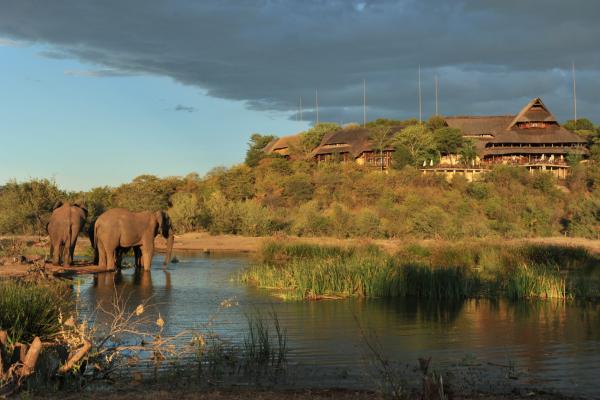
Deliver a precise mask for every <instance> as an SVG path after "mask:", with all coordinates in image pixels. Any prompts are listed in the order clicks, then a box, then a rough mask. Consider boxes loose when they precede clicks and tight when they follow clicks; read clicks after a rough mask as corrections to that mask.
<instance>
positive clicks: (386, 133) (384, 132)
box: [369, 125, 393, 171]
mask: <svg viewBox="0 0 600 400" xmlns="http://www.w3.org/2000/svg"><path fill="white" fill-rule="evenodd" d="M392 138H393V136H392V128H390V127H389V126H385V125H384V126H377V127H375V128H372V129H371V134H370V135H369V139H371V141H372V142H373V148H374V149H375V150H377V151H378V152H379V162H380V163H381V170H382V171H383V168H384V165H383V164H384V163H383V151H384V150H385V148H386V147H388V146H389V145H390V143H391V141H392Z"/></svg>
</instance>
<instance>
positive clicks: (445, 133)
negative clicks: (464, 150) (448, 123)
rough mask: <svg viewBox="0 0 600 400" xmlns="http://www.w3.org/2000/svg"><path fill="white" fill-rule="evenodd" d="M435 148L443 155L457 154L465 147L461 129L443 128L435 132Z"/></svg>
mask: <svg viewBox="0 0 600 400" xmlns="http://www.w3.org/2000/svg"><path fill="white" fill-rule="evenodd" d="M433 138H434V141H435V147H436V148H437V151H439V152H440V153H441V154H443V155H448V154H456V153H458V150H459V149H460V148H461V147H462V145H463V137H462V132H461V131H460V129H456V128H449V127H443V128H438V129H436V130H435V131H433Z"/></svg>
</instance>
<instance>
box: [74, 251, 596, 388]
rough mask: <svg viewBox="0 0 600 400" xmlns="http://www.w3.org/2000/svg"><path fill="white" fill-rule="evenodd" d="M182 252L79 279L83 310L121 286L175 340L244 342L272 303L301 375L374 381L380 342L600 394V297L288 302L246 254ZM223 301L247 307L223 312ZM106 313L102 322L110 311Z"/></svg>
mask: <svg viewBox="0 0 600 400" xmlns="http://www.w3.org/2000/svg"><path fill="white" fill-rule="evenodd" d="M177 256H178V258H179V260H180V263H179V264H174V265H171V266H170V267H169V268H168V270H167V271H163V270H162V265H161V264H160V261H161V260H158V258H159V257H156V260H155V265H154V267H153V270H152V271H150V272H141V273H135V271H133V270H125V271H123V272H122V273H121V274H120V275H116V274H114V273H106V274H99V275H98V276H95V277H91V276H90V277H84V278H80V279H81V300H82V304H83V305H84V313H87V314H88V315H90V316H91V315H93V313H92V310H93V309H94V308H95V307H96V305H97V304H99V303H101V304H104V305H105V306H106V305H108V304H110V303H111V301H112V299H113V297H114V293H115V290H116V291H117V292H118V293H121V294H122V295H123V297H124V298H128V304H129V305H130V307H131V308H132V309H133V308H135V307H136V306H137V305H138V304H141V303H143V302H144V301H147V302H148V307H146V308H147V310H148V311H147V315H148V316H150V319H151V320H155V319H156V318H157V317H158V315H159V314H160V316H161V317H162V318H163V319H164V320H165V322H166V324H165V328H164V329H165V330H164V332H165V334H167V335H169V334H171V335H174V334H177V333H179V332H181V331H182V330H187V329H196V330H206V329H207V326H208V325H210V326H211V329H213V330H214V331H215V332H217V333H218V334H220V335H223V336H224V337H227V338H230V339H231V340H232V341H241V340H243V335H244V332H245V330H246V326H247V322H246V314H247V313H249V312H250V313H251V312H254V311H256V310H262V311H263V312H265V313H266V312H269V311H271V310H273V311H275V312H276V313H277V315H278V317H279V319H280V322H281V325H282V326H283V327H284V328H285V329H286V331H287V336H288V343H289V347H290V348H291V353H290V362H291V363H292V364H293V365H294V366H296V367H297V368H298V370H302V371H303V373H302V374H301V375H302V377H301V378H299V379H300V380H301V381H303V382H304V383H308V384H311V385H317V386H318V385H323V386H338V387H339V386H342V387H357V386H358V387H361V386H364V387H368V386H370V385H371V386H372V383H373V379H372V377H371V376H370V375H368V374H367V373H366V372H365V371H367V370H368V365H369V360H371V359H372V357H371V355H370V354H371V353H370V352H369V351H367V350H366V347H365V345H364V340H363V339H362V338H364V337H369V338H373V337H376V338H377V342H379V344H380V348H381V349H383V353H384V355H385V356H386V357H387V358H389V359H390V360H395V361H398V363H399V364H401V365H405V367H404V368H405V370H406V372H407V373H408V374H409V375H410V373H414V368H413V367H414V366H416V363H417V359H418V358H419V357H432V359H433V362H434V365H435V366H436V368H439V369H442V370H450V371H454V373H455V374H456V375H457V376H458V377H459V378H458V380H461V381H464V380H469V381H470V382H471V384H472V385H475V386H477V387H478V388H481V389H486V388H489V387H497V388H500V389H503V388H504V389H507V388H510V387H514V386H517V387H519V386H520V387H537V388H540V387H541V388H544V389H546V390H558V391H560V392H563V393H573V394H578V395H585V396H587V397H591V398H600V389H598V378H600V372H598V369H597V368H598V367H599V366H600V306H599V305H597V304H586V305H576V304H569V303H567V304H565V303H562V302H550V301H538V302H519V303H511V302H507V301H490V300H468V301H464V302H460V303H453V304H446V303H444V304H435V303H428V302H421V301H416V300H414V299H397V300H370V301H365V300H358V299H351V300H343V301H318V302H282V301H279V300H277V299H276V298H274V297H272V296H270V295H269V293H268V292H266V291H264V290H259V289H255V288H249V287H246V286H244V285H242V284H239V283H237V282H236V281H235V275H236V273H237V271H239V270H240V269H241V268H243V267H244V266H245V265H246V264H247V263H248V262H249V259H248V258H246V257H243V256H229V255H228V256H214V255H211V256H206V255H201V254H190V253H187V254H178V255H177ZM224 300H228V301H229V302H230V303H232V304H237V305H234V306H232V307H223V306H222V303H223V301H224ZM96 318H97V319H98V321H97V322H98V323H102V322H103V318H102V316H101V313H100V314H98V315H97V316H96ZM361 327H362V329H361ZM361 332H362V333H361ZM182 340H183V339H182ZM513 378H518V379H513ZM414 379H418V376H417V375H414ZM507 390H508V389H507Z"/></svg>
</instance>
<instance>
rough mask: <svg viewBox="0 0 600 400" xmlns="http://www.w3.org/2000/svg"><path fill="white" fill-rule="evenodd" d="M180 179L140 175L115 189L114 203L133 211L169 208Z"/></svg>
mask: <svg viewBox="0 0 600 400" xmlns="http://www.w3.org/2000/svg"><path fill="white" fill-rule="evenodd" d="M179 183H180V181H179V180H175V179H172V178H165V179H160V178H158V177H156V176H154V175H140V176H138V177H136V178H134V179H133V181H131V182H130V183H125V184H123V185H121V186H119V187H118V188H117V189H116V190H115V195H114V201H113V203H114V205H116V206H118V207H123V208H127V209H128V210H131V211H159V210H166V209H168V208H169V197H170V196H171V195H172V194H173V193H175V192H176V191H177V186H178V184H179Z"/></svg>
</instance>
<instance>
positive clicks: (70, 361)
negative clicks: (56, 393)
mask: <svg viewBox="0 0 600 400" xmlns="http://www.w3.org/2000/svg"><path fill="white" fill-rule="evenodd" d="M91 348H92V344H91V343H90V342H88V341H87V340H86V341H85V342H84V343H83V346H82V347H81V348H80V349H79V350H77V352H76V353H75V354H73V356H72V357H71V358H69V359H68V360H67V362H66V363H65V364H64V365H63V366H62V367H60V368H59V370H58V372H59V373H61V374H66V373H67V372H69V371H70V370H71V369H72V368H73V367H74V366H75V364H77V363H78V362H79V361H81V359H82V358H83V357H84V356H85V355H86V354H87V352H88V351H90V349H91Z"/></svg>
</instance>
